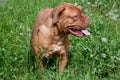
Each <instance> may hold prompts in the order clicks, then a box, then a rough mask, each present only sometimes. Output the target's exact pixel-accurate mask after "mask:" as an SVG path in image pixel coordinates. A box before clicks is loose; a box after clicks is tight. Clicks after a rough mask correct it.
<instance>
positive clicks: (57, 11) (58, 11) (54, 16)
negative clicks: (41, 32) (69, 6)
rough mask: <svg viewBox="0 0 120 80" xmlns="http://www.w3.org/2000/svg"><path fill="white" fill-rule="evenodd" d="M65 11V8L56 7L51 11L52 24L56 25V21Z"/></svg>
mask: <svg viewBox="0 0 120 80" xmlns="http://www.w3.org/2000/svg"><path fill="white" fill-rule="evenodd" d="M64 10H65V7H63V6H62V7H60V6H59V7H57V8H55V9H54V10H53V12H52V14H51V18H52V20H53V24H56V23H57V22H58V19H59V17H60V15H61V14H62V12H63V11H64Z"/></svg>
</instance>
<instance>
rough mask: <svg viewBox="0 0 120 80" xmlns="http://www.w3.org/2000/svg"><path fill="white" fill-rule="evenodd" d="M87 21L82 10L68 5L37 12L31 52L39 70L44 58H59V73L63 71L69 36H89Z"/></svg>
mask: <svg viewBox="0 0 120 80" xmlns="http://www.w3.org/2000/svg"><path fill="white" fill-rule="evenodd" d="M88 25H89V19H88V17H87V16H85V15H83V13H82V9H81V8H79V7H77V6H75V5H73V4H70V3H66V4H62V5H60V6H58V7H56V8H48V9H44V10H42V11H40V12H39V14H38V16H37V19H36V21H35V25H34V27H33V30H32V51H33V53H34V55H35V56H36V61H37V64H38V66H39V68H40V69H42V68H43V67H44V65H45V62H46V58H49V57H51V56H54V55H56V56H58V57H59V71H60V72H62V71H64V69H65V67H66V65H67V61H68V48H69V46H70V42H69V34H73V35H75V36H77V37H82V36H85V35H90V33H89V32H88V31H87V30H86V27H87V26H88Z"/></svg>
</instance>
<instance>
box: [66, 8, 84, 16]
mask: <svg viewBox="0 0 120 80" xmlns="http://www.w3.org/2000/svg"><path fill="white" fill-rule="evenodd" d="M65 13H66V14H69V15H77V14H80V13H82V8H80V7H77V6H66V10H65Z"/></svg>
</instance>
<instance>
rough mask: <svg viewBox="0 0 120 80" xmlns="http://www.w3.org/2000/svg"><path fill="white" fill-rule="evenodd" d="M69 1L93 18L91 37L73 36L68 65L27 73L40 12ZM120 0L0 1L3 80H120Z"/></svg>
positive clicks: (0, 73)
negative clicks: (33, 33)
mask: <svg viewBox="0 0 120 80" xmlns="http://www.w3.org/2000/svg"><path fill="white" fill-rule="evenodd" d="M64 2H70V3H73V4H74V3H75V4H78V5H80V6H82V7H83V9H84V13H85V14H86V15H88V16H89V17H90V22H91V24H90V26H89V27H88V30H89V31H90V32H91V36H87V37H83V38H77V37H75V36H72V35H71V43H72V47H71V48H70V49H69V62H68V65H67V68H66V70H65V72H63V73H59V72H58V71H55V69H57V63H55V65H54V66H53V67H50V68H49V69H45V71H44V72H40V71H39V70H38V69H36V70H35V71H30V72H28V64H27V58H28V52H29V50H30V36H31V30H32V27H33V25H34V22H35V19H36V16H37V13H38V12H39V11H40V10H42V9H44V8H48V7H55V6H58V5H59V4H61V3H64ZM119 5H120V1H119V0H114V1H113V0H95V1H94V0H89V1H88V0H85V1H84V0H81V1H80V0H56V1H55V0H46V1H45V0H0V80H120V15H119V14H120V11H119V10H120V6H119Z"/></svg>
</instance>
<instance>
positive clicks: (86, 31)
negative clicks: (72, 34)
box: [81, 29, 90, 35]
mask: <svg viewBox="0 0 120 80" xmlns="http://www.w3.org/2000/svg"><path fill="white" fill-rule="evenodd" d="M81 31H82V33H84V34H85V35H90V32H89V31H88V30H86V29H85V30H81Z"/></svg>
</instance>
